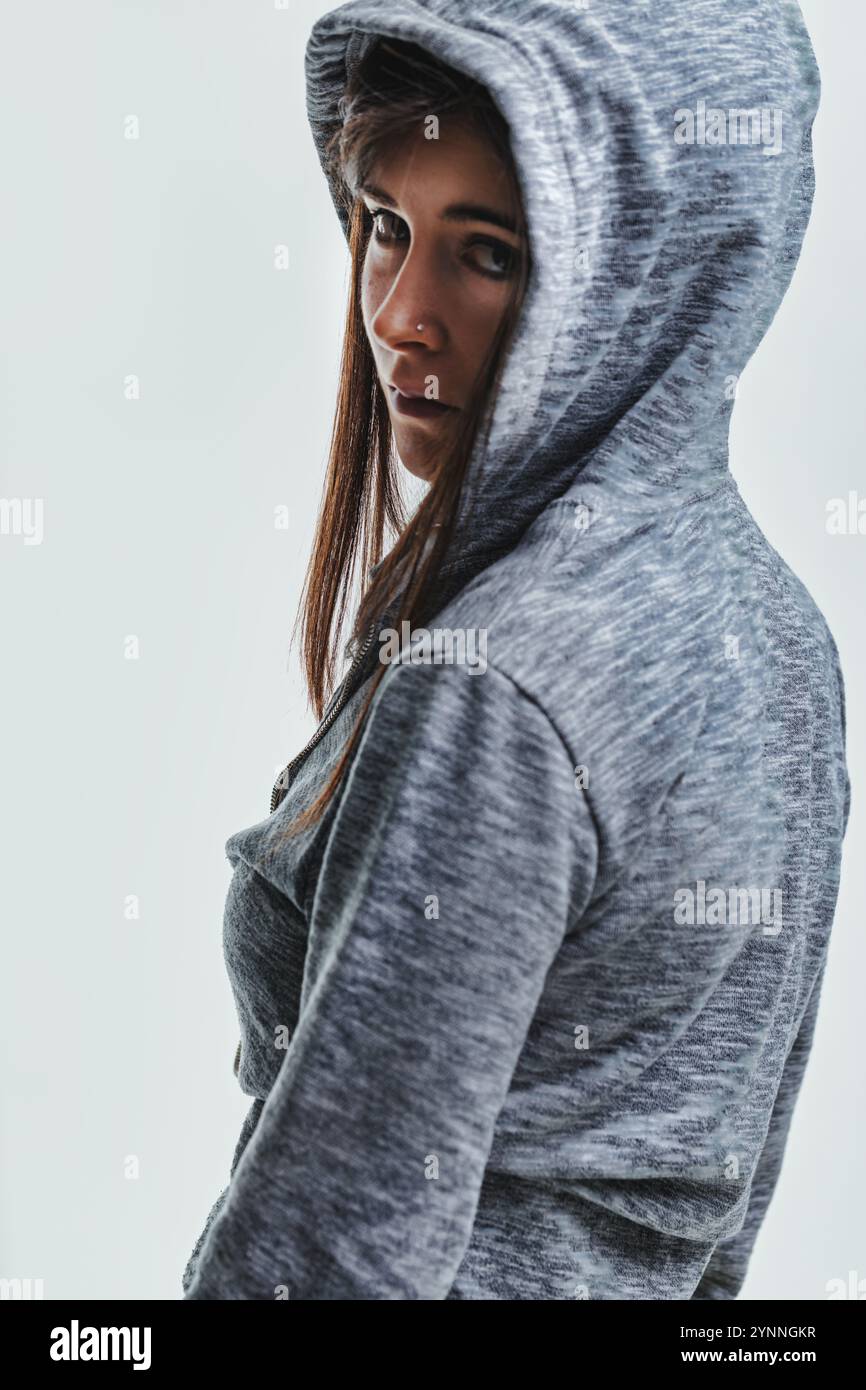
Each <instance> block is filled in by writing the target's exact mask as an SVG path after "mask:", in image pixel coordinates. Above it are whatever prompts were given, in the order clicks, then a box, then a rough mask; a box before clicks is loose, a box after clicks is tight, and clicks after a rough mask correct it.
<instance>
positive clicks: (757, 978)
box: [183, 0, 850, 1299]
mask: <svg viewBox="0 0 866 1390" xmlns="http://www.w3.org/2000/svg"><path fill="white" fill-rule="evenodd" d="M378 33H382V34H387V35H393V36H400V37H404V38H407V39H412V40H415V41H416V42H419V43H422V44H424V45H425V46H426V47H428V48H429V49H431V50H434V51H435V52H436V53H438V54H440V55H441V56H443V57H444V58H446V59H447V60H449V61H450V62H451V63H453V64H455V65H456V66H458V67H459V68H461V69H462V70H465V71H466V72H468V73H471V74H472V75H473V76H475V77H477V78H479V79H480V80H481V81H483V82H485V83H486V84H487V85H488V86H489V87H490V89H491V90H492V92H493V93H494V95H495V97H496V99H497V101H498V102H499V104H500V106H501V108H502V110H503V111H504V113H505V115H506V117H507V118H508V120H509V122H510V125H511V131H512V139H513V145H514V150H515V156H516V159H517V164H518V169H519V173H520V177H521V182H522V186H523V190H524V196H525V199H526V204H527V211H528V217H529V226H530V231H531V235H532V239H533V247H534V252H535V271H534V278H533V281H532V283H531V285H530V290H529V295H528V299H527V301H526V305H525V309H524V314H523V317H522V320H521V329H520V333H519V336H518V340H517V342H516V345H515V347H514V349H513V351H512V353H511V355H510V357H509V362H508V366H507V371H506V377H505V383H504V389H503V394H502V396H501V398H500V400H499V402H498V404H497V407H496V414H495V418H494V429H493V432H492V438H491V443H490V447H489V449H488V450H487V452H486V453H484V454H483V455H482V454H481V453H480V452H479V453H478V454H477V455H476V456H475V458H474V459H473V461H472V472H471V481H472V484H473V487H472V489H471V491H470V492H468V493H467V498H466V502H465V505H464V507H463V511H462V512H461V524H460V528H459V532H458V540H457V542H456V544H455V546H454V548H453V550H452V551H451V552H450V558H449V574H450V576H451V593H450V597H449V598H448V600H447V602H446V603H445V606H444V607H443V608H442V610H441V611H440V612H439V614H438V615H437V618H436V623H435V625H436V627H441V628H443V629H445V628H448V629H452V630H454V631H457V632H459V631H460V630H465V633H466V634H467V635H468V634H473V633H477V632H479V631H481V630H483V632H484V634H486V661H479V663H478V664H477V666H476V667H475V668H474V669H473V667H472V665H471V664H462V665H461V664H452V665H449V664H438V663H436V662H433V661H428V662H426V663H424V662H420V663H418V664H409V663H408V662H404V663H399V664H398V663H395V664H393V665H392V666H391V668H390V669H389V671H388V673H387V676H386V677H385V679H384V681H383V683H382V685H381V687H380V689H379V690H378V692H377V694H376V697H375V700H374V703H373V706H372V709H371V712H370V716H369V719H368V721H367V725H366V728H365V731H364V734H363V738H362V741H361V744H360V747H359V749H358V750H357V753H356V756H355V758H354V761H353V763H352V767H351V769H350V773H349V775H348V777H347V778H346V779H345V780H344V782H343V784H342V787H341V790H340V793H339V798H338V800H337V802H336V803H335V804H334V805H332V807H331V810H330V811H329V813H328V815H327V817H326V819H325V820H324V821H323V822H322V824H321V825H320V826H318V827H316V828H314V829H312V830H310V831H308V832H307V833H306V835H304V836H303V837H302V838H301V839H300V840H299V841H298V842H296V843H295V844H292V845H289V846H286V845H280V844H279V843H278V833H279V831H280V829H281V828H282V826H283V825H284V824H285V823H286V820H287V818H289V817H291V816H292V815H294V813H295V812H296V811H297V810H298V809H299V808H300V807H301V806H304V805H306V804H308V803H309V801H310V800H311V799H312V797H313V795H314V793H315V791H316V790H317V788H318V787H319V786H320V784H321V780H322V778H323V777H325V776H326V775H327V772H328V770H329V768H330V767H331V766H332V765H333V762H334V760H335V758H336V756H337V755H338V752H339V750H340V747H341V744H342V742H343V740H344V739H345V736H346V734H347V731H348V728H349V727H350V721H351V720H352V719H353V717H354V714H355V712H356V711H357V708H358V704H359V702H360V700H361V699H362V698H363V695H364V694H365V693H366V688H367V682H368V680H369V674H367V673H365V672H362V676H363V677H364V678H363V680H362V683H361V684H360V685H358V686H357V687H356V688H355V690H354V692H353V693H352V695H351V698H350V699H349V702H348V704H347V706H346V708H345V709H344V710H343V712H342V714H341V715H340V716H339V717H338V719H337V720H336V722H335V723H334V725H333V726H332V727H331V729H330V730H329V732H328V733H327V734H326V736H325V737H324V738H323V739H322V741H321V742H320V743H319V745H318V746H317V748H316V749H315V750H314V751H313V752H311V753H310V754H309V755H308V756H307V757H306V758H305V759H304V760H303V761H302V762H301V763H300V765H299V766H298V768H297V770H296V772H295V774H294V776H293V777H292V779H291V781H290V783H289V786H288V789H287V791H286V794H285V796H284V799H283V800H282V802H281V804H280V805H279V806H278V808H277V809H276V810H275V811H274V813H273V815H270V816H268V817H266V818H265V819H263V820H261V821H259V822H258V823H257V824H255V825H253V826H250V827H248V828H246V829H243V830H241V831H239V832H237V833H236V834H234V835H232V836H231V837H230V838H229V840H228V841H227V844H226V851H227V854H228V856H229V859H230V861H231V863H232V865H233V867H234V875H233V878H232V881H231V884H230V888H229V893H228V899H227V903H226V914H225V938H224V939H225V957H226V964H227V968H228V972H229V977H230V980H231V984H232V988H233V991H234V997H235V1000H236V1004H237V1009H238V1015H239V1019H240V1028H241V1039H242V1049H241V1063H240V1069H239V1081H240V1085H241V1088H242V1090H243V1091H244V1092H245V1093H246V1094H247V1095H248V1096H250V1097H251V1098H252V1103H251V1108H250V1111H249V1113H248V1116H247V1120H246V1122H245V1125H244V1131H243V1133H242V1134H241V1138H240V1140H239V1143H238V1146H237V1149H236V1152H235V1157H234V1161H233V1163H232V1167H231V1171H230V1174H229V1178H230V1181H229V1183H228V1185H227V1186H226V1188H225V1189H224V1191H223V1192H222V1193H221V1194H220V1196H219V1197H218V1198H217V1201H216V1203H215V1204H214V1206H213V1207H212V1209H211V1212H210V1215H209V1217H208V1221H207V1224H206V1227H205V1230H204V1231H203V1232H202V1236H201V1238H200V1239H199V1241H198V1243H197V1245H196V1249H195V1251H194V1252H193V1254H192V1256H191V1257H190V1260H189V1263H188V1266H187V1269H186V1271H185V1274H184V1280H183V1283H184V1291H185V1296H186V1297H187V1298H191V1299H212V1298H213V1299H272V1298H275V1297H280V1296H288V1297H289V1298H300V1299H355V1298H358V1299H379V1298H382V1299H416V1298H422V1299H512V1298H513V1299H571V1298H588V1299H687V1298H692V1297H694V1298H733V1297H735V1296H736V1294H737V1292H738V1290H739V1289H740V1287H741V1285H742V1282H743V1279H744V1276H745V1272H746V1267H747V1264H748V1260H749V1257H750V1254H751V1251H752V1248H753V1244H754V1241H755V1237H756V1234H757V1232H758V1229H759V1226H760V1224H761V1221H762V1219H763V1216H764V1213H765V1210H766V1207H767V1204H768V1202H769V1200H770V1197H771V1195H772V1192H773V1189H774V1186H775V1182H776V1178H777V1175H778V1172H779V1168H780V1164H781V1161H782V1156H783V1151H784V1148H785V1143H786V1139H787V1134H788V1127H789V1124H790V1120H791V1115H792V1110H793V1107H794V1103H795V1100H796V1096H797V1093H798V1090H799V1087H800V1082H801V1079H802V1076H803V1072H804V1068H805V1065H806V1062H807V1058H808V1054H809V1050H810V1046H811V1041H812V1035H813V1030H814V1027H815V1019H816V1011H817V1008H818V1002H819V996H820V990H821V983H822V979H823V974H824V969H825V962H826V958H827V949H828V940H829V935H830V929H831V923H832V920H833V914H834V908H835V903H836V896H837V889H838V881H839V871H840V857H841V846H842V839H843V835H844V832H845V828H846V825H847V820H848V813H849V808H850V783H849V778H848V771H847V767H846V761H845V703H844V688H843V682H842V675H841V671H840V665H839V658H838V654H837V650H836V646H835V644H834V641H833V638H832V636H831V633H830V631H829V629H828V627H827V624H826V622H825V620H824V617H823V616H822V614H821V613H820V611H819V610H818V608H817V607H816V605H815V603H814V602H813V600H812V598H811V597H810V595H809V593H808V592H807V590H806V589H805V588H804V586H803V584H802V583H801V582H800V581H799V580H798V579H797V577H796V576H795V575H794V574H793V573H792V572H791V570H790V569H789V568H788V566H787V565H786V564H785V562H784V561H783V560H782V559H781V557H780V556H779V555H778V554H777V552H776V551H775V550H774V549H773V548H772V547H771V546H770V545H769V544H768V542H767V541H766V539H765V538H764V536H763V534H762V533H761V531H760V530H759V528H758V526H757V525H756V523H755V522H754V521H753V519H752V517H751V516H750V514H749V512H748V510H747V508H746V506H745V503H744V502H743V500H742V497H741V496H740V493H739V491H738V489H737V486H736V483H735V480H734V478H733V477H732V475H731V473H730V471H729V468H728V452H727V437H728V427H729V419H730V413H731V409H732V405H733V395H734V391H733V384H734V383H735V381H736V377H737V375H738V374H739V373H740V372H741V371H742V369H743V367H744V366H745V364H746V362H747V361H748V359H749V357H750V356H751V354H752V353H753V351H754V349H755V347H756V346H757V344H758V343H759V341H760V340H761V338H762V336H763V334H764V333H765V331H766V329H767V327H768V325H769V323H770V321H771V319H772V317H773V314H774V312H775V310H776V308H777V306H778V304H779V302H780V300H781V297H782V295H783V293H784V291H785V289H786V287H787V284H788V282H789V279H790V276H791V274H792V272H793V269H794V266H795V263H796V261H797V257H798V254H799V250H800V245H801V241H802V237H803V234H804V230H805V226H806V222H807V218H808V214H809V209H810V205H811V198H812V191H813V172H812V161H811V142H810V128H811V123H812V119H813V117H814V114H815V110H816V106H817V101H818V90H819V79H818V72H817V68H816V64H815V59H814V56H813V53H812V49H811V46H810V43H809V39H808V36H807V34H806V31H805V28H804V25H803V22H802V18H801V15H800V11H799V9H798V6H797V5H796V4H795V3H787V0H668V3H666V4H664V5H651V4H643V3H638V2H637V0H635V3H631V4H623V3H621V2H620V0H616V3H604V0H592V3H591V4H590V6H589V8H588V9H583V8H582V7H581V6H580V5H579V4H578V3H575V0H569V2H568V3H564V2H563V3H559V2H558V0H534V2H533V0H498V3H497V2H496V0H387V3H379V2H378V0H354V3H351V4H349V5H345V6H343V7H342V8H340V9H338V10H336V11H334V12H332V13H331V14H329V15H327V16H325V17H324V18H323V19H322V20H320V21H319V22H318V23H317V24H316V26H315V28H314V30H313V34H312V38H311V40H310V45H309V48H308V54H307V81H308V94H309V111H310V118H311V122H312V129H313V134H314V137H315V139H316V141H317V145H318V148H319V150H320V151H321V148H322V144H323V142H324V140H325V138H326V137H327V134H328V133H329V130H330V128H331V123H332V122H333V120H334V119H335V113H336V106H337V101H338V98H339V95H340V92H341V90H342V84H343V80H344V76H345V68H346V63H347V61H348V62H350V63H351V62H355V61H357V60H358V58H359V56H360V55H361V53H362V52H363V44H364V42H365V41H366V39H367V38H369V36H371V35H376V34H378ZM701 100H705V101H706V102H707V105H708V106H709V107H719V108H723V109H724V110H725V111H728V110H731V109H742V108H750V107H758V108H761V107H768V108H773V109H776V110H778V111H779V112H781V119H782V126H781V131H782V140H781V147H780V148H779V149H778V151H777V152H772V153H768V152H767V151H768V150H770V149H771V144H770V143H769V142H768V143H766V144H760V143H759V144H753V145H745V144H736V143H733V142H732V141H730V140H729V142H728V143H724V144H718V143H715V144H713V143H706V142H704V143H693V144H688V143H678V142H677V141H676V140H675V138H674V130H675V125H676V124H677V122H680V123H682V122H683V120H684V117H683V116H682V109H683V108H691V109H692V110H693V111H697V110H698V103H699V102H700V101H701ZM678 112H679V113H680V114H679V116H678V117H677V118H676V119H675V113H678ZM734 124H735V123H734V122H731V123H730V126H729V127H728V129H729V131H730V129H731V128H733V127H734ZM681 128H683V129H685V126H682V127H681ZM771 129H772V127H771V126H770V122H769V118H768V123H767V127H766V130H767V134H768V135H769V134H770V132H771ZM776 129H778V124H777V126H776ZM422 307H423V306H422ZM503 552H504V553H503ZM477 654H478V652H477V650H476V655H477ZM375 659H376V654H375V653H374V654H373V660H375ZM288 751H289V753H290V752H291V750H288ZM262 793H263V801H264V798H265V796H266V795H269V793H270V788H269V787H267V786H264V785H263V788H262ZM739 890H742V892H740V891H739ZM748 890H755V892H756V893H757V894H758V895H759V897H758V898H757V899H754V900H751V899H750V896H749V892H748ZM689 893H691V894H692V895H693V897H692V898H691V899H690V898H689V896H688V894H689ZM761 893H763V894H764V895H765V896H764V898H763V899H761V898H760V894H761ZM690 903H692V904H693V905H694V909H695V910H694V912H692V913H691V914H689V910H688V909H689V904H690ZM747 907H750V910H749V911H746V910H745V909H746V908H747ZM758 908H760V910H758ZM690 915H691V919H692V920H689V916H690ZM228 1064H229V1062H228V1056H227V1057H226V1065H228Z"/></svg>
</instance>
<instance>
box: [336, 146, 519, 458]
mask: <svg viewBox="0 0 866 1390" xmlns="http://www.w3.org/2000/svg"><path fill="white" fill-rule="evenodd" d="M510 191H511V190H510V186H509V180H508V175H507V173H506V172H505V170H504V169H503V167H502V165H501V163H500V162H499V160H498V159H497V157H496V155H495V153H494V151H493V150H492V148H491V146H490V145H489V144H488V143H487V141H485V140H484V138H483V136H481V135H479V134H478V133H477V132H476V131H475V130H474V128H473V127H471V126H469V125H467V124H465V123H464V122H456V121H455V122H454V123H453V124H451V125H449V126H448V128H447V129H446V128H445V125H444V123H443V127H442V129H441V130H440V134H439V139H438V140H428V139H426V138H425V137H424V134H423V133H422V134H421V135H420V136H418V137H413V138H412V139H411V140H409V141H407V142H403V143H402V144H400V145H399V146H397V147H395V148H394V149H392V150H391V151H389V153H388V155H387V156H386V157H383V158H381V159H380V160H379V161H377V163H376V165H375V168H374V169H372V170H371V173H370V178H369V179H368V181H367V182H366V183H365V184H364V185H363V186H362V189H361V196H362V197H363V199H364V202H365V204H366V206H367V208H368V210H369V211H370V213H372V214H373V230H372V232H371V234H370V240H369V244H368V248H367V253H366V256H365V260H364V266H363V273H362V278H361V307H362V313H363V318H364V327H365V329H366V331H367V337H368V339H369V341H370V346H371V348H372V351H373V357H374V359H375V362H376V370H377V372H378V375H379V381H380V382H381V385H382V390H383V391H384V393H385V396H386V398H387V401H388V410H389V412H390V416H391V425H392V428H393V431H394V439H395V443H396V446H397V452H398V454H399V455H400V459H401V461H402V462H403V464H404V465H405V466H406V467H407V468H408V469H409V470H410V472H412V473H414V474H415V475H416V476H417V477H419V478H426V479H429V478H430V477H431V476H432V473H433V471H434V468H435V462H434V460H433V451H434V450H435V447H436V443H437V439H438V440H440V441H441V440H442V437H443V433H444V432H445V431H448V430H450V429H451V428H452V427H453V423H454V421H455V415H456V412H458V411H460V410H463V409H464V408H465V407H466V406H467V405H468V404H469V403H470V401H471V399H472V394H473V390H474V389H475V380H476V376H477V374H478V372H479V369H480V367H481V365H482V362H483V360H484V357H485V354H486V352H487V351H488V349H489V348H490V346H491V343H492V340H493V337H494V335H495V333H496V329H497V328H498V326H499V324H500V321H501V319H502V316H503V313H504V312H505V309H506V306H507V303H508V299H509V297H510V293H511V289H512V282H513V280H514V279H515V277H516V276H517V274H518V271H519V268H520V258H521V255H522V254H523V253H524V243H523V239H522V238H521V237H520V236H518V235H517V234H516V233H515V232H513V231H510V230H508V228H509V226H511V225H512V222H511V217H510V213H509V207H510V204H509V194H510ZM398 388H399V389H398ZM401 392H405V393H406V394H401ZM407 395H408V396H410V397H412V396H414V397H415V399H414V400H412V399H407Z"/></svg>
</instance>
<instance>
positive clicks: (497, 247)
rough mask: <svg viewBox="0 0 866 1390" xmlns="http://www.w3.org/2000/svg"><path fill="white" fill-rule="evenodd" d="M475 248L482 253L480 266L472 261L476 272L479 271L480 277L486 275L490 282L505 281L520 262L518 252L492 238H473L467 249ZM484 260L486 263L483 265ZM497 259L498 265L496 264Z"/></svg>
mask: <svg viewBox="0 0 866 1390" xmlns="http://www.w3.org/2000/svg"><path fill="white" fill-rule="evenodd" d="M473 248H477V249H478V250H479V251H481V252H482V253H483V255H482V264H480V265H479V264H478V263H477V262H475V261H472V262H471V264H472V265H474V266H475V268H476V270H480V271H481V274H482V275H488V276H489V277H490V278H491V280H506V279H507V278H508V277H509V276H510V275H513V273H514V271H515V270H516V269H517V266H518V263H519V261H520V252H519V251H516V250H515V249H514V248H513V247H511V246H506V244H505V242H504V241H496V240H495V239H494V238H493V237H475V238H474V240H473V241H471V242H470V245H469V249H470V250H471V249H473ZM485 258H489V259H487V263H486V264H484V260H485ZM497 258H499V264H497Z"/></svg>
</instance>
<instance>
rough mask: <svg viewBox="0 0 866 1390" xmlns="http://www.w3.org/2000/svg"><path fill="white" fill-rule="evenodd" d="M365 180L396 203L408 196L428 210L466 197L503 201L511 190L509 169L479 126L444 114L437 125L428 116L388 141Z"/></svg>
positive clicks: (497, 202) (405, 203)
mask: <svg viewBox="0 0 866 1390" xmlns="http://www.w3.org/2000/svg"><path fill="white" fill-rule="evenodd" d="M368 182H370V183H374V184H377V185H378V186H379V187H380V188H383V189H384V190H385V191H386V192H388V193H390V195H391V197H392V198H394V199H396V200H397V202H398V203H400V204H401V205H408V203H409V202H410V200H411V201H413V202H414V203H416V204H417V205H418V206H425V207H430V208H431V209H432V208H435V206H436V205H437V204H440V205H442V206H444V205H445V204H446V203H450V202H454V201H455V200H458V199H467V200H468V198H469V197H470V196H471V198H472V200H473V201H474V202H482V201H483V202H489V203H491V205H493V206H495V205H496V204H502V205H503V206H505V205H506V204H507V201H508V196H509V193H510V179H509V175H508V171H507V170H506V168H505V166H504V165H503V163H502V161H501V159H500V158H499V154H498V151H497V150H496V148H495V146H494V145H493V144H492V143H491V142H490V141H489V140H488V139H487V138H486V137H485V135H484V133H483V131H479V130H478V129H477V127H476V126H475V125H473V124H472V123H470V122H467V121H466V120H465V118H464V119H460V118H457V117H447V116H446V117H443V118H442V119H441V120H440V121H439V122H438V129H437V126H436V125H435V124H434V123H433V121H432V120H429V119H428V121H427V122H425V123H422V124H421V125H420V127H419V129H418V130H413V131H411V132H409V133H407V134H406V135H404V136H403V137H398V138H397V139H395V140H393V141H392V142H390V143H389V145H388V147H387V149H384V150H382V151H381V153H380V154H379V155H378V156H377V158H376V160H375V161H374V163H373V166H372V168H371V171H370V177H369V180H368Z"/></svg>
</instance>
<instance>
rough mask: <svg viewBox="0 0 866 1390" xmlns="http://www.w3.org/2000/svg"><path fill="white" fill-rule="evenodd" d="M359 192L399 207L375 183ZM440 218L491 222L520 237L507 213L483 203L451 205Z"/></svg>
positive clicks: (367, 185)
mask: <svg viewBox="0 0 866 1390" xmlns="http://www.w3.org/2000/svg"><path fill="white" fill-rule="evenodd" d="M358 191H359V193H367V194H369V196H370V197H371V198H376V199H378V201H379V202H382V203H387V204H388V205H389V207H392V208H395V207H396V206H397V203H396V201H395V199H394V198H392V197H391V195H390V193H386V192H385V190H384V188H378V187H377V186H376V184H374V183H362V184H361V186H360V188H359V190H358ZM440 216H441V217H442V218H443V219H444V220H445V221H446V222H491V223H492V224H493V226H494V227H502V228H503V230H504V231H506V232H511V233H512V234H513V235H514V236H519V235H520V234H519V232H518V230H517V224H516V222H515V221H514V219H513V218H511V217H509V216H508V215H507V213H504V212H498V211H497V210H496V208H488V207H485V206H484V204H483V203H449V204H448V206H447V208H443V210H442V212H441V214H440Z"/></svg>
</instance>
